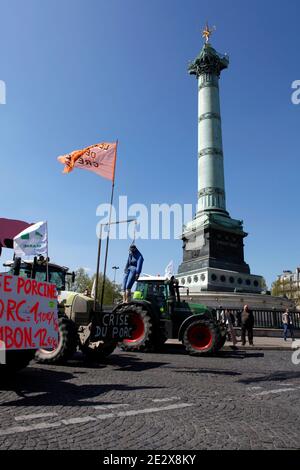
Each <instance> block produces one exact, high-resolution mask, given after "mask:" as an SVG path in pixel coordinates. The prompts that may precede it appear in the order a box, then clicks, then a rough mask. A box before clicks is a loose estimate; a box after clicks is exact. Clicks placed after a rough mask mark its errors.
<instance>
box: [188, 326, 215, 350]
mask: <svg viewBox="0 0 300 470" xmlns="http://www.w3.org/2000/svg"><path fill="white" fill-rule="evenodd" d="M188 341H189V343H190V345H191V346H192V347H193V348H194V349H196V350H197V351H203V350H205V349H208V348H210V347H211V345H212V342H213V335H212V333H211V331H210V329H209V328H208V327H207V326H203V325H194V326H191V327H190V328H189V331H188Z"/></svg>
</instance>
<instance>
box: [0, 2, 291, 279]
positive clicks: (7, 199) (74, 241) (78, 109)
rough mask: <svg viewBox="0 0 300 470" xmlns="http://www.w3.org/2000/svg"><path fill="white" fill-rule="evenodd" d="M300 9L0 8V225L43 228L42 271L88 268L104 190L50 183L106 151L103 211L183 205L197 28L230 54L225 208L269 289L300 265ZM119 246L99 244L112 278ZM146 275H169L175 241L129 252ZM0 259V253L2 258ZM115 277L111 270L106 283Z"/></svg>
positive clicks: (192, 5)
mask: <svg viewBox="0 0 300 470" xmlns="http://www.w3.org/2000/svg"><path fill="white" fill-rule="evenodd" d="M299 15H300V3H299V1H298V0H288V1H286V2H283V1H269V0H262V1H261V0H260V1H257V0H251V1H248V0H219V1H217V0H215V1H213V0H210V1H203V0H151V1H150V0H147V1H146V0H72V1H71V0H51V1H50V0H27V1H26V2H23V1H21V0H18V1H16V0H0V18H1V20H0V45H1V46H0V80H4V81H5V83H6V86H7V104H6V105H1V106H0V136H1V138H0V161H1V171H0V182H1V183H0V184H1V193H2V198H1V203H0V208H1V210H0V216H1V217H8V218H19V219H23V220H28V221H30V222H31V221H32V222H34V221H39V220H48V223H49V237H50V255H51V258H52V260H53V261H56V262H60V263H61V264H65V265H68V266H70V267H71V268H76V267H78V266H84V267H89V268H90V269H91V271H94V270H95V264H96V251H97V239H96V236H95V227H96V223H97V221H98V218H97V217H96V206H97V205H98V204H99V203H103V202H108V201H109V193H110V183H109V182H108V181H106V180H104V179H100V178H99V177H97V176H96V175H94V174H92V173H90V172H85V171H80V170H77V171H74V172H73V173H72V174H70V175H62V173H61V171H62V168H61V165H60V164H59V163H57V161H56V157H57V156H58V155H61V154H63V153H67V152H69V151H72V150H74V149H77V148H82V147H84V146H87V145H90V144H92V143H95V142H99V141H114V140H115V139H117V138H118V139H119V152H118V165H117V179H116V198H117V197H118V195H127V196H128V203H129V204H132V203H135V202H139V203H144V204H146V205H150V204H151V203H163V202H166V203H169V204H173V203H181V204H184V203H196V194H197V84H196V80H195V77H191V76H189V75H188V73H187V65H188V62H189V60H192V59H194V58H195V57H196V55H197V54H198V53H199V51H200V49H201V47H202V38H201V30H202V27H203V25H204V23H205V22H206V20H208V21H209V22H210V23H211V24H213V25H216V26H217V31H216V33H215V35H214V37H213V39H212V44H213V45H214V47H215V48H216V49H217V50H218V51H219V52H223V53H225V52H227V53H228V54H229V56H230V67H229V69H228V70H227V71H225V72H223V74H222V80H221V107H222V119H223V143H224V155H225V179H226V193H227V208H228V210H229V212H230V214H231V216H232V217H234V218H238V219H243V220H244V228H245V230H246V231H247V232H248V233H249V236H248V238H247V239H246V240H245V258H246V261H247V262H248V263H249V264H250V267H251V272H252V273H254V274H261V275H263V276H265V278H266V280H267V282H268V284H270V283H271V282H272V280H274V278H276V275H277V274H279V273H280V272H281V271H282V270H283V269H294V268H295V267H296V266H297V265H299V264H300V257H299V232H300V217H299V210H298V207H299V189H298V188H299V169H300V164H299V144H300V140H299V139H300V136H299V123H300V105H299V106H295V105H293V104H292V102H291V94H292V90H291V84H292V82H293V81H294V80H297V79H298V80H300V70H299V60H298V59H299V54H300V44H299ZM128 244H129V243H128V241H112V243H111V246H110V257H109V271H108V274H109V276H112V275H113V273H112V270H111V267H112V266H113V265H118V266H120V267H122V268H123V266H124V265H125V262H126V257H127V248H128ZM137 244H138V247H139V248H140V250H141V251H142V252H143V254H144V257H145V264H144V270H145V272H148V273H153V274H156V273H159V272H160V273H163V271H164V267H165V266H166V265H167V263H168V262H169V261H170V260H171V259H174V261H175V264H176V266H178V264H179V263H180V262H181V257H182V251H181V241H180V240H172V241H163V240H157V241H151V240H148V241H147V240H143V241H140V242H138V243H137ZM9 255H10V253H9V252H8V251H7V250H5V252H4V255H3V257H2V259H3V260H4V259H5V257H8V256H9ZM120 279H121V275H120V273H118V280H119V281H120Z"/></svg>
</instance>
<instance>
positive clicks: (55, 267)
mask: <svg viewBox="0 0 300 470" xmlns="http://www.w3.org/2000/svg"><path fill="white" fill-rule="evenodd" d="M13 264H14V261H12V260H11V261H6V262H5V263H3V266H5V267H7V268H10V267H11V266H13ZM24 265H25V266H28V267H29V266H31V265H32V261H22V262H21V266H22V267H24ZM48 266H49V269H53V270H57V271H64V272H67V271H69V268H68V267H67V266H60V265H59V264H54V263H49V264H48ZM38 267H45V268H46V264H43V265H38Z"/></svg>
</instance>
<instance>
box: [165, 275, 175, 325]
mask: <svg viewBox="0 0 300 470" xmlns="http://www.w3.org/2000/svg"><path fill="white" fill-rule="evenodd" d="M165 284H167V286H168V287H169V296H168V307H169V312H170V314H171V316H172V315H173V314H174V309H175V302H176V297H177V291H178V281H177V280H176V279H175V277H174V276H171V278H170V279H168V280H167V281H166V282H165Z"/></svg>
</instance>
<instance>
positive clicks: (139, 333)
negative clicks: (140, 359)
mask: <svg viewBox="0 0 300 470" xmlns="http://www.w3.org/2000/svg"><path fill="white" fill-rule="evenodd" d="M122 313H126V314H129V315H130V324H131V325H133V332H132V337H131V339H125V340H123V341H122V343H121V348H122V349H123V350H125V351H144V352H147V351H152V350H153V349H154V348H155V343H156V341H155V339H154V335H153V333H154V331H153V326H154V325H153V319H152V317H151V315H150V314H149V312H148V311H147V310H146V309H145V308H143V306H142V305H134V304H130V305H127V306H124V307H122Z"/></svg>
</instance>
